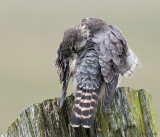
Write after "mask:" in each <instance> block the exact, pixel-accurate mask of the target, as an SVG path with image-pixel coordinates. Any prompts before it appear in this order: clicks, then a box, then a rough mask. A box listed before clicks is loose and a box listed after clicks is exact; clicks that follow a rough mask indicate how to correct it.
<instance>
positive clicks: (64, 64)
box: [55, 48, 70, 108]
mask: <svg viewBox="0 0 160 137" xmlns="http://www.w3.org/2000/svg"><path fill="white" fill-rule="evenodd" d="M55 65H56V66H57V67H58V76H59V79H60V83H63V87H62V92H61V101H60V108H61V107H62V105H63V102H64V99H65V97H66V94H67V87H68V83H69V80H70V76H69V62H68V61H67V60H66V59H65V57H64V56H63V55H62V53H61V50H60V48H59V49H58V52H57V59H56V64H55Z"/></svg>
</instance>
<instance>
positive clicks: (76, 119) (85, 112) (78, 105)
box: [70, 90, 98, 128]
mask: <svg viewBox="0 0 160 137" xmlns="http://www.w3.org/2000/svg"><path fill="white" fill-rule="evenodd" d="M97 103H98V93H97V91H82V90H78V91H77V93H76V96H75V101H74V106H73V110H72V115H71V120H70V123H71V125H72V126H73V127H79V126H80V125H81V124H82V126H83V127H84V128H90V127H91V125H92V123H93V121H94V117H95V113H96V110H97Z"/></svg>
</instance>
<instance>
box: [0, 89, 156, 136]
mask: <svg viewBox="0 0 160 137" xmlns="http://www.w3.org/2000/svg"><path fill="white" fill-rule="evenodd" d="M73 99H74V97H73V96H72V95H71V96H69V97H67V98H66V100H65V103H64V106H63V108H62V109H60V108H59V101H60V99H59V98H55V99H50V100H45V101H43V102H42V103H38V104H33V105H31V106H29V107H28V108H27V109H25V110H24V111H23V112H22V113H21V114H20V116H19V117H18V118H17V120H16V121H15V122H13V123H12V125H11V126H10V127H8V129H7V131H6V132H5V133H4V134H3V135H2V137H158V136H159V132H158V127H157V124H156V120H155V114H154V110H153V107H152V103H151V95H150V93H149V92H148V91H146V90H143V89H141V90H134V89H131V88H124V87H122V88H118V89H117V91H116V93H115V95H114V97H113V99H112V101H111V103H110V105H109V106H108V109H107V110H106V112H105V113H104V114H100V112H99V111H98V112H97V115H96V118H95V121H94V124H93V126H92V128H91V129H84V128H82V127H79V128H72V127H71V126H70V124H69V119H70V114H71V109H72V103H73ZM98 110H99V106H98Z"/></svg>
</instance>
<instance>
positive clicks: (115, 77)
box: [56, 18, 138, 128]
mask: <svg viewBox="0 0 160 137" xmlns="http://www.w3.org/2000/svg"><path fill="white" fill-rule="evenodd" d="M137 64H138V59H137V57H136V56H135V55H134V53H133V52H132V51H131V49H130V48H129V47H128V45H127V42H126V40H125V38H124V37H123V35H122V34H121V32H120V30H119V29H117V28H116V27H115V26H113V25H108V24H107V23H106V22H104V21H102V20H101V19H97V18H85V19H83V20H82V21H81V22H80V23H79V24H78V25H77V26H74V27H71V28H69V29H68V30H66V31H65V33H64V37H63V41H62V43H61V44H60V47H59V49H58V52H57V59H56V65H57V66H58V74H59V77H60V82H61V83H63V88H62V95H61V102H60V106H61V107H62V105H63V101H64V99H65V96H66V90H67V86H68V82H69V79H70V77H73V83H74V87H75V101H74V105H73V110H72V115H71V125H72V126H73V127H78V126H80V124H82V126H83V127H85V128H89V127H91V125H92V123H93V121H94V117H95V113H96V109H97V102H98V98H99V97H100V92H102V93H101V94H102V98H101V100H102V101H101V112H102V113H103V112H104V111H105V108H106V106H107V105H108V104H109V102H110V100H111V99H112V96H113V95H114V92H115V90H116V87H117V85H118V82H119V77H120V75H122V76H131V75H132V74H133V71H134V69H135V67H136V65H137ZM102 85H105V87H104V88H102Z"/></svg>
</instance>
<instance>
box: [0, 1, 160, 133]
mask: <svg viewBox="0 0 160 137" xmlns="http://www.w3.org/2000/svg"><path fill="white" fill-rule="evenodd" d="M84 17H98V18H102V19H103V20H105V21H107V22H108V23H110V24H114V25H116V26H117V27H119V28H120V29H121V30H122V32H123V34H124V35H125V37H126V39H127V41H128V43H129V45H130V47H131V48H132V49H133V51H134V52H135V53H136V54H137V56H138V57H139V59H140V61H141V62H142V67H141V68H138V69H137V71H136V74H135V75H134V77H133V78H132V79H130V78H123V79H122V81H121V84H120V86H130V87H132V88H135V89H140V88H145V89H148V90H149V91H150V92H151V94H152V99H153V106H154V109H155V113H156V118H157V122H158V124H159V125H160V107H159V105H160V98H159V96H160V91H159V90H160V87H158V86H160V82H159V81H160V80H159V78H160V73H159V70H160V61H159V59H160V26H159V25H160V1H159V0H148V1H146V0H132V1H131V0H121V1H117V0H112V1H111V0H101V1H98V0H97V1H93V0H88V1H84V0H79V1H76V0H70V1H60V0H57V1H56V0H43V1H42V0H14V1H13V0H0V134H2V133H3V132H4V131H5V130H6V129H7V127H8V126H9V125H10V124H11V123H12V122H13V121H14V120H15V119H16V118H17V117H18V116H19V114H20V113H21V112H22V111H23V110H24V109H25V108H26V107H27V106H29V105H30V104H33V103H36V102H41V101H43V100H45V99H49V98H55V97H59V96H60V93H61V86H59V81H58V77H57V74H56V68H55V67H53V66H52V64H53V62H54V60H55V57H56V51H57V49H58V47H59V43H60V42H61V40H62V36H63V32H64V30H65V29H67V28H68V27H70V26H72V25H75V24H77V23H78V22H79V21H80V20H81V19H82V18H84ZM71 92H72V87H71V86H70V88H69V90H68V93H69V94H70V93H71Z"/></svg>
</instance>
